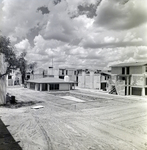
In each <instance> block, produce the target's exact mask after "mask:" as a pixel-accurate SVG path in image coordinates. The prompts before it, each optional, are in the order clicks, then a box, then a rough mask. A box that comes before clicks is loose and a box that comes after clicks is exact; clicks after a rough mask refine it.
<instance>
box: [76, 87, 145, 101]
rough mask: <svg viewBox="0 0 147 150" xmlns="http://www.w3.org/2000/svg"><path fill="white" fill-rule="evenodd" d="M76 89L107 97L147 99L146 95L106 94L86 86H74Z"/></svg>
mask: <svg viewBox="0 0 147 150" xmlns="http://www.w3.org/2000/svg"><path fill="white" fill-rule="evenodd" d="M76 90H80V91H83V92H84V91H85V92H88V93H95V94H99V95H103V96H109V97H119V98H123V99H131V100H147V96H134V95H129V96H121V95H115V94H108V93H107V92H106V91H100V90H97V89H87V88H80V87H76Z"/></svg>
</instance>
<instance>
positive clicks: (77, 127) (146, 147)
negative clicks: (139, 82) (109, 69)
mask: <svg viewBox="0 0 147 150" xmlns="http://www.w3.org/2000/svg"><path fill="white" fill-rule="evenodd" d="M8 91H9V93H11V94H13V95H15V96H16V99H17V100H18V102H19V105H17V107H18V108H15V107H16V106H13V107H11V108H6V107H0V116H2V118H1V119H2V120H3V122H4V123H5V124H6V125H10V126H9V127H8V129H9V131H10V132H11V134H12V135H13V137H14V138H15V140H16V141H20V143H19V144H20V146H21V147H22V149H23V150H147V100H141V99H140V98H138V99H137V98H134V99H133V98H130V99H128V98H126V97H125V98H121V97H119V96H111V95H107V94H98V93H92V92H91V93H90V92H88V91H86V92H83V91H79V90H74V91H71V93H68V92H67V93H66V94H65V93H63V92H62V93H56V94H55V93H48V92H38V91H33V90H28V89H25V88H22V87H17V88H9V89H8ZM71 97H72V98H77V99H72V98H71ZM80 100H81V101H80ZM37 105H42V106H44V108H41V109H32V106H37ZM21 106H23V107H21Z"/></svg>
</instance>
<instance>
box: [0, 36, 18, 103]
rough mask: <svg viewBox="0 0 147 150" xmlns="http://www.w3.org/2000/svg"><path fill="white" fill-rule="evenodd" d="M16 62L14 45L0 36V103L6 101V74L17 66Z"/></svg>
mask: <svg viewBox="0 0 147 150" xmlns="http://www.w3.org/2000/svg"><path fill="white" fill-rule="evenodd" d="M17 64H18V61H17V58H16V55H15V52H14V47H13V46H12V45H11V43H10V41H9V39H8V38H6V37H4V36H0V104H5V103H6V87H7V86H6V75H7V74H9V72H10V70H11V69H12V68H13V69H14V68H17Z"/></svg>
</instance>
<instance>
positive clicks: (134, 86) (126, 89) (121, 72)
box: [110, 62, 147, 96]
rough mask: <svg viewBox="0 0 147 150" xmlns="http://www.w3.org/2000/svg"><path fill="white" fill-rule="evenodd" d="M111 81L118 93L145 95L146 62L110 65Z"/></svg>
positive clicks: (146, 82) (146, 84)
mask: <svg viewBox="0 0 147 150" xmlns="http://www.w3.org/2000/svg"><path fill="white" fill-rule="evenodd" d="M111 68H112V69H111V70H112V75H113V81H112V80H111V83H110V84H111V85H113V86H115V88H116V91H117V93H118V94H119V92H120V91H121V92H120V95H138V96H146V95H147V63H145V62H136V63H122V64H118V65H114V66H111Z"/></svg>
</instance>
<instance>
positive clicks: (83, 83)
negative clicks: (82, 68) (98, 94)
mask: <svg viewBox="0 0 147 150" xmlns="http://www.w3.org/2000/svg"><path fill="white" fill-rule="evenodd" d="M78 86H79V87H82V88H95V89H100V75H99V74H98V75H94V74H89V75H86V74H85V75H84V74H83V75H79V76H78Z"/></svg>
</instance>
